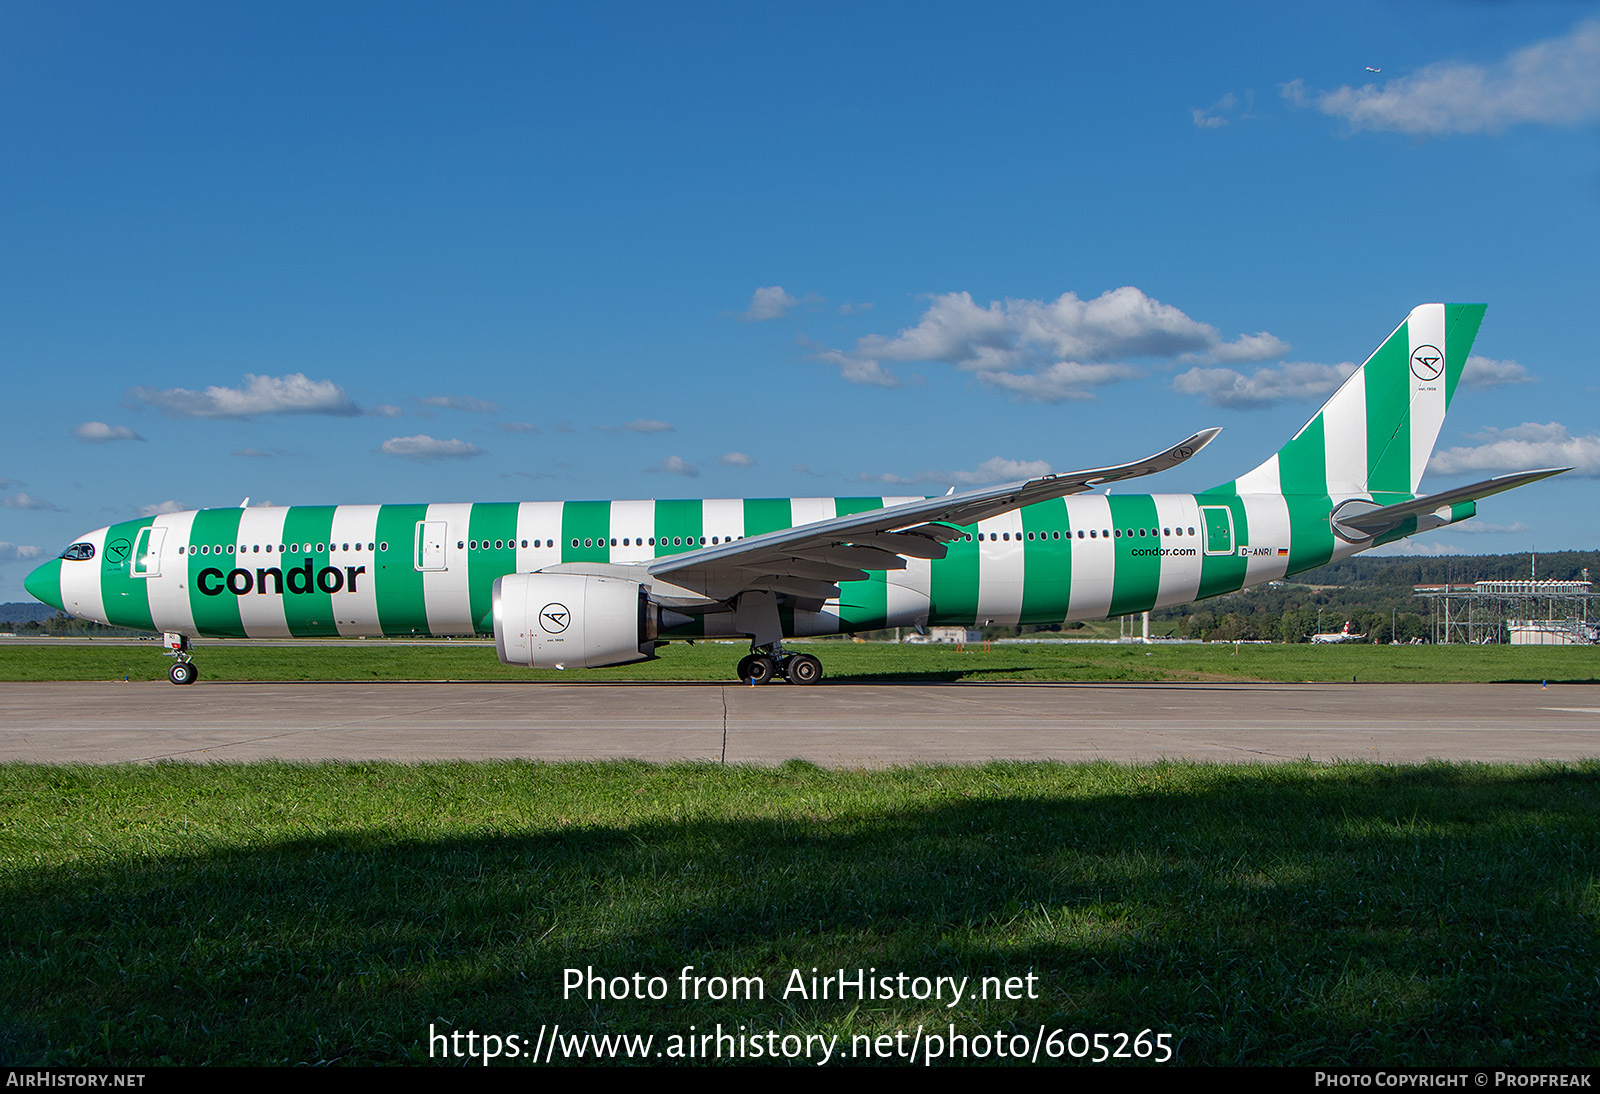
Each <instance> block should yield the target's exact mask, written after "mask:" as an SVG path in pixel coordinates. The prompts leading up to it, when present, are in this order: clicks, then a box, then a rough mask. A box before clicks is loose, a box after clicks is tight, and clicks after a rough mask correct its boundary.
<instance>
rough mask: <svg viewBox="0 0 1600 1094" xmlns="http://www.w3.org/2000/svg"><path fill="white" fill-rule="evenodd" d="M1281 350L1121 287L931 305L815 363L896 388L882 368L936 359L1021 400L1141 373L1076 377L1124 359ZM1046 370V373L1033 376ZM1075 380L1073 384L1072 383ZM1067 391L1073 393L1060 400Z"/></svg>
mask: <svg viewBox="0 0 1600 1094" xmlns="http://www.w3.org/2000/svg"><path fill="white" fill-rule="evenodd" d="M1287 349H1288V344H1287V343H1286V342H1284V341H1283V340H1282V339H1280V338H1277V337H1275V336H1273V335H1271V334H1269V333H1267V332H1266V331H1261V332H1259V333H1257V334H1253V335H1245V336H1243V337H1241V338H1238V339H1235V340H1234V341H1231V342H1230V341H1228V340H1226V339H1224V338H1223V336H1222V334H1221V333H1220V332H1219V331H1218V330H1217V329H1216V328H1215V327H1213V326H1211V325H1210V324H1208V323H1201V322H1198V321H1196V320H1194V319H1191V318H1190V317H1189V316H1187V315H1185V314H1184V313H1183V312H1182V311H1181V310H1179V309H1178V308H1175V307H1173V306H1171V305H1170V304H1163V303H1161V302H1160V301H1158V300H1153V299H1151V298H1150V297H1148V296H1146V295H1145V294H1144V293H1143V292H1141V291H1140V290H1139V289H1136V288H1134V287H1132V286H1131V285H1130V286H1124V287H1122V288H1120V289H1112V290H1110V291H1108V292H1105V293H1102V294H1101V295H1100V296H1098V297H1096V298H1094V299H1092V300H1082V299H1080V298H1079V297H1078V296H1077V295H1076V294H1074V293H1070V292H1069V293H1063V294H1062V295H1061V296H1059V297H1057V298H1056V299H1054V300H1005V301H991V302H990V303H989V305H988V306H987V307H981V306H979V305H978V304H977V303H976V302H974V301H973V299H972V296H971V294H970V293H965V292H952V293H944V294H941V295H938V296H935V297H933V298H932V302H931V303H930V304H929V306H928V308H927V310H926V311H924V312H923V314H922V317H921V319H920V320H918V322H917V323H916V324H915V325H914V326H911V327H907V328H905V329H904V330H902V331H900V332H899V333H898V334H896V335H894V336H893V337H888V336H885V335H877V334H873V335H868V336H866V337H864V338H861V339H859V340H858V341H857V343H856V346H855V348H854V349H853V350H834V349H825V350H822V351H820V352H818V353H816V354H815V355H814V357H815V359H816V360H820V361H824V362H826V363H828V364H832V365H835V366H837V367H838V368H839V369H840V371H841V373H842V375H843V376H844V378H845V379H846V380H849V381H851V382H852V383H858V384H878V385H880V386H884V387H892V386H895V385H897V384H898V383H899V382H900V381H899V378H898V377H897V376H896V375H895V374H894V373H893V372H890V371H889V370H888V369H886V368H884V367H883V365H882V362H884V361H939V362H942V363H944V364H948V365H951V366H953V367H955V368H958V369H962V370H964V371H970V372H976V373H978V374H979V375H980V377H981V378H982V379H983V381H984V382H985V383H987V384H990V385H992V386H997V387H1001V388H1004V389H1006V390H1010V391H1012V392H1014V393H1016V394H1019V395H1022V396H1024V397H1027V398H1048V399H1050V400H1051V401H1059V400H1060V399H1064V398H1083V397H1084V395H1083V393H1082V391H1081V389H1082V387H1084V386H1093V385H1094V384H1099V383H1112V382H1115V381H1117V380H1122V379H1128V378H1131V377H1133V376H1138V375H1142V373H1140V372H1138V371H1137V370H1134V369H1132V368H1131V366H1126V365H1117V366H1116V368H1117V369H1118V370H1119V371H1116V372H1108V373H1102V374H1099V376H1098V377H1096V378H1095V379H1093V380H1089V379H1088V378H1087V377H1088V375H1089V374H1086V373H1082V372H1081V371H1079V370H1081V369H1082V368H1083V367H1085V366H1086V365H1107V364H1110V363H1112V362H1116V361H1118V360H1119V359H1123V358H1130V357H1132V358H1139V357H1158V358H1175V357H1181V356H1186V355H1199V356H1203V357H1206V358H1209V359H1213V360H1224V361H1258V360H1267V359H1269V358H1271V357H1275V356H1281V355H1282V354H1283V353H1284V352H1285V351H1287ZM1052 368H1055V369H1057V371H1056V372H1055V373H1054V374H1053V375H1045V376H1043V378H1042V379H1032V377H1040V376H1041V375H1042V374H1044V373H1046V372H1048V370H1050V369H1052ZM1074 374H1076V376H1077V378H1078V379H1079V380H1080V381H1081V382H1078V383H1074V382H1072V381H1073V378H1074ZM1074 390H1076V392H1077V393H1076V394H1069V392H1072V391H1074Z"/></svg>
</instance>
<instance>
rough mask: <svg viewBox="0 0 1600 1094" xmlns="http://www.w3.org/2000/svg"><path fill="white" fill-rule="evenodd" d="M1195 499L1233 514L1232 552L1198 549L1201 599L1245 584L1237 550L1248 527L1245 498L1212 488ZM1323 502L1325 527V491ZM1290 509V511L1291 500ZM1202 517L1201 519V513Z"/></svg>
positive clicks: (1247, 538) (1198, 596)
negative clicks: (1209, 553) (1199, 550)
mask: <svg viewBox="0 0 1600 1094" xmlns="http://www.w3.org/2000/svg"><path fill="white" fill-rule="evenodd" d="M1321 422H1322V418H1321V416H1320V415H1319V416H1318V418H1317V425H1318V432H1319V433H1320V432H1321ZM1306 432H1307V433H1309V432H1310V430H1309V429H1308V430H1307V431H1306ZM1194 500H1195V504H1196V505H1200V506H1206V505H1225V506H1227V507H1228V509H1229V510H1230V511H1231V512H1232V513H1233V543H1232V544H1231V545H1230V547H1231V549H1232V552H1233V553H1231V554H1226V555H1208V554H1206V553H1205V551H1204V550H1203V549H1202V550H1201V552H1200V591H1199V592H1198V593H1197V594H1196V595H1195V599H1196V600H1204V599H1205V598H1206V597H1208V596H1216V595H1217V594H1218V593H1231V592H1236V591H1238V590H1239V589H1241V588H1243V587H1244V575H1245V568H1246V563H1245V560H1244V559H1243V558H1242V557H1240V555H1239V553H1238V551H1239V544H1241V543H1249V542H1250V528H1249V526H1248V523H1247V522H1246V520H1245V515H1244V499H1243V498H1241V497H1239V496H1238V494H1236V493H1231V492H1223V491H1221V490H1213V491H1210V492H1208V493H1205V494H1196V495H1195V497H1194ZM1322 505H1323V510H1322V515H1323V518H1324V519H1323V522H1322V523H1323V526H1324V527H1326V526H1327V523H1328V522H1327V519H1326V518H1327V515H1328V510H1327V495H1326V494H1324V495H1323V500H1322ZM1290 511H1291V512H1292V511H1293V502H1292V499H1291V510H1290ZM1201 516H1202V519H1204V514H1202V515H1201ZM1205 531H1206V530H1205V529H1204V528H1201V529H1200V532H1201V535H1202V536H1203V537H1204V536H1205ZM1206 538H1209V537H1206ZM1202 546H1203V545H1202Z"/></svg>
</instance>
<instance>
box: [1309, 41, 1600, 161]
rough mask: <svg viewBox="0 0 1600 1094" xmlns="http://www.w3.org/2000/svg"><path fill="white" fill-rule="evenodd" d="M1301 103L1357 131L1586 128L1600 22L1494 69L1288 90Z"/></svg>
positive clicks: (1599, 55) (1597, 81)
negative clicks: (1327, 88)
mask: <svg viewBox="0 0 1600 1094" xmlns="http://www.w3.org/2000/svg"><path fill="white" fill-rule="evenodd" d="M1283 96H1284V98H1285V99H1286V100H1288V101H1289V102H1290V103H1291V104H1292V105H1295V106H1313V107H1315V108H1316V109H1317V110H1320V111H1321V112H1322V113H1324V114H1327V115H1330V116H1332V117H1335V118H1343V119H1344V120H1345V121H1346V122H1347V123H1348V124H1349V125H1350V127H1351V128H1352V129H1375V130H1387V131H1390V132H1397V133H1411V134H1414V135H1418V136H1442V135H1444V134H1449V133H1500V132H1503V131H1504V130H1506V129H1509V128H1510V127H1512V126H1515V125H1582V124H1586V123H1589V122H1593V121H1597V120H1600V21H1591V22H1585V23H1580V24H1578V26H1576V27H1575V28H1573V30H1572V31H1571V32H1570V33H1568V34H1567V35H1566V36H1564V37H1561V38H1551V39H1549V40H1547V41H1544V42H1539V43H1537V44H1535V45H1531V46H1528V47H1526V48H1523V49H1519V50H1516V51H1515V52H1513V53H1511V54H1508V55H1507V56H1506V57H1505V58H1504V59H1502V60H1499V61H1496V62H1494V63H1493V64H1489V65H1479V64H1468V63H1465V62H1448V61H1447V62H1440V63H1438V64H1432V65H1428V66H1427V67H1426V68H1422V69H1419V70H1418V71H1416V72H1414V73H1412V74H1411V75H1408V76H1402V77H1399V78H1398V79H1393V80H1388V81H1385V82H1384V83H1383V84H1382V85H1381V86H1380V85H1378V84H1365V85H1363V86H1361V87H1350V86H1349V85H1345V86H1343V87H1339V88H1336V89H1334V90H1333V91H1325V92H1321V93H1310V92H1307V90H1306V86H1305V82H1304V81H1303V80H1294V81H1292V82H1290V83H1288V84H1285V85H1284V87H1283Z"/></svg>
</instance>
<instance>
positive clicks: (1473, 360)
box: [1461, 353, 1533, 387]
mask: <svg viewBox="0 0 1600 1094" xmlns="http://www.w3.org/2000/svg"><path fill="white" fill-rule="evenodd" d="M1532 380H1533V377H1532V376H1529V375H1528V370H1527V369H1525V368H1523V367H1522V366H1521V365H1519V364H1517V363H1516V362H1515V361H1496V360H1495V359H1494V358H1492V357H1480V356H1478V355H1477V354H1476V353H1474V354H1473V355H1472V356H1470V357H1468V358H1467V363H1466V365H1465V366H1464V367H1463V368H1462V370H1461V382H1462V383H1463V384H1466V385H1467V386H1468V387H1495V386H1496V385H1498V384H1526V383H1530V382H1531V381H1532Z"/></svg>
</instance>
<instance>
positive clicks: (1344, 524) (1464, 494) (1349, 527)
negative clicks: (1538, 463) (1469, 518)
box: [1330, 467, 1572, 542]
mask: <svg viewBox="0 0 1600 1094" xmlns="http://www.w3.org/2000/svg"><path fill="white" fill-rule="evenodd" d="M1571 470H1572V468H1570V467H1549V468H1545V469H1543V470H1540V471H1519V472H1517V473H1516V474H1514V475H1497V476H1495V477H1494V478H1492V479H1486V480H1484V481H1483V482H1475V483H1473V484H1472V485H1471V486H1458V487H1456V488H1455V489H1454V490H1444V491H1441V492H1440V493H1437V494H1427V495H1424V496H1423V497H1420V498H1413V499H1412V500H1410V501H1402V502H1397V503H1396V504H1394V505H1384V506H1381V507H1377V508H1370V509H1369V508H1367V506H1370V505H1372V502H1369V501H1367V500H1365V499H1364V498H1352V499H1351V500H1350V501H1347V502H1345V503H1343V504H1342V505H1340V506H1339V507H1337V508H1336V509H1334V511H1333V514H1332V517H1331V518H1330V519H1331V520H1332V521H1333V530H1334V531H1335V532H1337V533H1338V534H1339V536H1340V538H1342V539H1345V540H1347V541H1349V542H1359V541H1361V540H1365V539H1371V538H1372V537H1373V536H1379V535H1382V534H1383V533H1384V532H1387V531H1389V530H1390V529H1391V528H1395V527H1397V526H1398V525H1399V524H1400V522H1401V521H1403V520H1406V519H1408V518H1410V517H1421V516H1424V515H1426V514H1428V513H1434V512H1437V511H1438V510H1440V509H1444V508H1446V507H1448V506H1451V505H1459V504H1461V503H1462V502H1468V501H1477V500H1478V499H1479V498H1486V497H1489V496H1490V495H1491V494H1499V493H1501V492H1502V491H1505V490H1512V489H1515V488H1516V487H1518V486H1525V485H1527V484H1528V483H1530V482H1538V481H1539V480H1540V479H1548V478H1549V477H1550V476H1551V475H1559V474H1561V473H1562V472H1564V471H1571Z"/></svg>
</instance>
